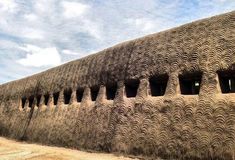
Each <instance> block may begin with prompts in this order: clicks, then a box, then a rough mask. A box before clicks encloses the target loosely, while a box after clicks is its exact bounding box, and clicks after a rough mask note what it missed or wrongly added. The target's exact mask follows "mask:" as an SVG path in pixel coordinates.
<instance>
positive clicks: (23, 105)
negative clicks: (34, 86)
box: [21, 97, 26, 108]
mask: <svg viewBox="0 0 235 160" xmlns="http://www.w3.org/2000/svg"><path fill="white" fill-rule="evenodd" d="M21 103H22V108H24V107H25V103H26V98H25V97H24V98H22V99H21Z"/></svg>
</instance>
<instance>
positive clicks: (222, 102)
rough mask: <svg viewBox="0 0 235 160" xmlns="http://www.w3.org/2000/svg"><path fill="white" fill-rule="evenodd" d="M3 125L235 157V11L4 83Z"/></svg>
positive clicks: (29, 137)
mask: <svg viewBox="0 0 235 160" xmlns="http://www.w3.org/2000/svg"><path fill="white" fill-rule="evenodd" d="M0 135H1V136H6V137H10V138H14V139H18V140H26V141H30V142H37V143H42V144H48V145H57V146H65V147H71V148H77V149H81V148H83V149H89V150H96V151H104V152H118V153H121V154H128V155H129V154H131V155H138V156H144V157H161V158H168V159H169V158H176V159H177V158H178V159H189V158H194V159H206V158H219V159H234V158H235V156H234V155H235V153H234V151H235V12H230V13H226V14H223V15H219V16H215V17H212V18H208V19H203V20H200V21H196V22H193V23H190V24H186V25H183V26H180V27H177V28H173V29H170V30H167V31H163V32H160V33H156V34H152V35H148V36H145V37H143V38H139V39H136V40H132V41H128V42H124V43H122V44H119V45H116V46H114V47H111V48H108V49H105V50H103V51H101V52H99V53H96V54H93V55H90V56H87V57H85V58H82V59H79V60H75V61H72V62H69V63H66V64H64V65H61V66H58V67H55V68H52V69H49V70H47V71H44V72H42V73H39V74H36V75H33V76H30V77H26V78H24V79H20V80H17V81H13V82H9V83H6V84H3V85H0Z"/></svg>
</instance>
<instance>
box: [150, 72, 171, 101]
mask: <svg viewBox="0 0 235 160" xmlns="http://www.w3.org/2000/svg"><path fill="white" fill-rule="evenodd" d="M168 79H169V77H168V75H159V76H153V77H150V79H149V84H150V90H151V95H152V96H163V95H164V94H165V92H166V86H167V82H168Z"/></svg>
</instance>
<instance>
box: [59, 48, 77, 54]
mask: <svg viewBox="0 0 235 160" xmlns="http://www.w3.org/2000/svg"><path fill="white" fill-rule="evenodd" d="M62 53H64V54H68V55H79V53H77V52H74V51H71V50H68V49H64V50H62Z"/></svg>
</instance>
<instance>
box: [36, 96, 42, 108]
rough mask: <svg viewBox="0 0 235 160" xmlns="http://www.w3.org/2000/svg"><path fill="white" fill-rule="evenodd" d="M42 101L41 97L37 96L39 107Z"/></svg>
mask: <svg viewBox="0 0 235 160" xmlns="http://www.w3.org/2000/svg"><path fill="white" fill-rule="evenodd" d="M40 101H41V95H38V96H37V106H39V105H40Z"/></svg>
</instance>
